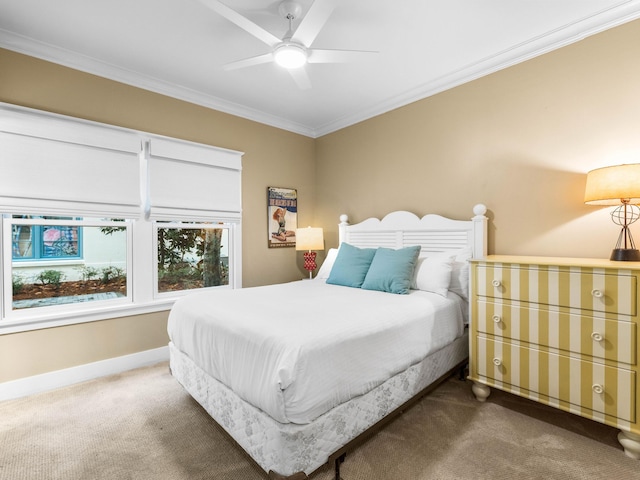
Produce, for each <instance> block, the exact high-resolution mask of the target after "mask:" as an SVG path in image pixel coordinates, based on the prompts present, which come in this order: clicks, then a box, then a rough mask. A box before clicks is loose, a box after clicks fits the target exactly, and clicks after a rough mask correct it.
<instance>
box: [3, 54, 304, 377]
mask: <svg viewBox="0 0 640 480" xmlns="http://www.w3.org/2000/svg"><path fill="white" fill-rule="evenodd" d="M0 101H1V102H6V103H12V104H17V105H23V106H26V107H31V108H36V109H41V110H47V111H51V112H55V113H60V114H64V115H71V116H74V117H79V118H85V119H89V120H94V121H98V122H103V123H108V124H113V125H119V126H123V127H127V128H133V129H137V130H142V131H146V132H151V133H156V134H160V135H168V136H171V137H177V138H183V139H186V140H191V141H195V142H201V143H205V144H210V145H215V146H219V147H224V148H230V149H234V150H240V151H243V152H245V155H244V157H243V159H242V166H243V172H242V191H243V194H242V203H243V225H242V229H243V269H242V275H243V285H244V286H255V285H263V284H268V283H277V282H285V281H290V280H294V279H297V278H302V276H304V275H305V270H304V269H303V268H302V255H301V253H300V252H295V250H294V249H292V248H281V249H269V248H267V217H266V214H267V206H266V196H267V187H268V186H277V187H290V188H296V189H297V190H298V203H299V206H300V215H299V222H300V223H301V224H306V223H312V220H313V217H314V202H315V142H314V140H313V139H311V138H308V137H305V136H302V135H297V134H294V133H290V132H286V131H284V130H280V129H277V128H273V127H268V126H266V125H262V124H259V123H256V122H252V121H249V120H245V119H241V118H238V117H234V116H232V115H227V114H224V113H221V112H217V111H214V110H211V109H207V108H204V107H200V106H197V105H194V104H190V103H187V102H183V101H180V100H175V99H172V98H168V97H165V96H162V95H158V94H154V93H151V92H148V91H144V90H141V89H138V88H134V87H130V86H127V85H123V84H121V83H117V82H113V81H110V80H106V79H103V78H100V77H96V76H93V75H89V74H85V73H81V72H78V71H75V70H72V69H69V68H65V67H61V66H58V65H54V64H52V63H48V62H44V61H41V60H37V59H35V58H32V57H27V56H24V55H20V54H17V53H14V52H10V51H8V50H2V49H0ZM17 181H28V179H17ZM212 188H214V186H212ZM166 318H167V314H166V312H163V313H158V314H151V315H140V316H135V317H129V318H124V319H114V320H108V321H102V322H92V323H87V324H83V325H72V326H66V327H60V328H54V329H47V330H40V331H33V332H25V333H19V334H11V335H0V382H4V381H9V380H13V379H16V378H21V377H25V376H30V375H35V374H39V373H44V372H48V371H53V370H58V369H62V368H68V367H72V366H76V365H81V364H84V363H89V362H94V361H98V360H103V359H106V358H110V357H116V356H120V355H126V354H129V353H134V352H139V351H143V350H148V349H152V348H157V347H160V346H163V345H166V343H167V340H168V339H167V335H166Z"/></svg>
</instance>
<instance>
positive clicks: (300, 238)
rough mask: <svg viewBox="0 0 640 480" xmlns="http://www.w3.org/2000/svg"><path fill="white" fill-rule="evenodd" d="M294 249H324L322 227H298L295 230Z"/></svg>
mask: <svg viewBox="0 0 640 480" xmlns="http://www.w3.org/2000/svg"><path fill="white" fill-rule="evenodd" d="M296 250H324V235H323V232H322V228H314V227H307V228H298V229H297V230H296Z"/></svg>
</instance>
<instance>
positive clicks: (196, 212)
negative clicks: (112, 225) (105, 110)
mask: <svg viewBox="0 0 640 480" xmlns="http://www.w3.org/2000/svg"><path fill="white" fill-rule="evenodd" d="M0 149H1V151H2V156H1V158H0V172H1V174H0V211H1V212H5V213H22V214H23V213H40V214H59V215H85V216H97V217H114V218H121V217H122V218H140V217H142V216H145V217H149V218H154V219H182V220H217V221H225V220H238V221H239V220H240V215H241V203H242V202H241V190H240V186H241V157H242V153H241V152H236V151H232V150H226V149H222V148H216V147H211V146H208V145H203V144H197V143H193V142H187V141H182V140H178V139H172V138H168V137H160V136H155V135H152V134H148V133H144V132H139V131H135V130H129V129H124V128H119V127H114V126H110V125H105V124H100V123H95V122H89V121H85V120H80V119H76V118H72V117H66V116H62V115H56V114H51V113H48V112H42V111H38V110H32V109H27V108H24V107H19V106H15V105H9V104H0Z"/></svg>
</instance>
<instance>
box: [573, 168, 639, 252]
mask: <svg viewBox="0 0 640 480" xmlns="http://www.w3.org/2000/svg"><path fill="white" fill-rule="evenodd" d="M584 203H586V204H588V205H618V207H617V208H615V209H614V210H613V211H612V212H611V219H612V220H613V223H615V224H617V225H620V226H622V230H620V235H619V236H618V242H617V243H616V248H614V249H613V252H611V260H619V261H632V262H637V261H640V251H638V250H637V249H636V246H635V244H634V242H633V237H632V236H631V231H630V230H629V225H630V224H632V223H633V222H635V221H636V220H637V219H638V217H640V208H639V207H638V205H637V204H638V203H640V163H633V164H626V165H615V166H611V167H604V168H598V169H596V170H591V171H590V172H589V173H587V186H586V187H585V192H584Z"/></svg>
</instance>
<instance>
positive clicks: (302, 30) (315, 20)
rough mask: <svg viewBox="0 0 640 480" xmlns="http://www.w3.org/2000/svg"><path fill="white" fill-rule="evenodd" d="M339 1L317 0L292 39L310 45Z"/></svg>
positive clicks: (306, 45)
mask: <svg viewBox="0 0 640 480" xmlns="http://www.w3.org/2000/svg"><path fill="white" fill-rule="evenodd" d="M337 3H338V0H315V1H314V2H313V4H312V5H311V8H309V11H308V12H307V14H306V15H305V16H304V18H303V19H302V21H301V22H300V25H298V28H297V29H296V31H295V32H294V33H293V36H292V37H291V39H292V40H293V41H296V42H300V43H302V44H303V45H304V46H305V47H307V48H308V47H310V46H311V44H312V43H313V41H314V40H315V39H316V37H317V36H318V33H320V30H321V29H322V27H323V26H324V24H325V23H326V21H327V19H328V18H329V15H331V12H333V9H334V8H336V5H337Z"/></svg>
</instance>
